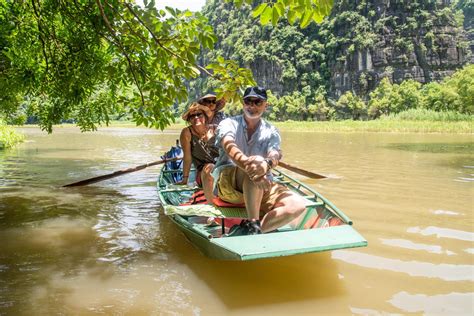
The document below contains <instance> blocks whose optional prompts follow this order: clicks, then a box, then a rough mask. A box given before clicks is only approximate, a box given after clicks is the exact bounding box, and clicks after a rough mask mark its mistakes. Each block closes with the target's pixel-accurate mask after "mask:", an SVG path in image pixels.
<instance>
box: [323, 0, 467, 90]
mask: <svg viewBox="0 0 474 316" xmlns="http://www.w3.org/2000/svg"><path fill="white" fill-rule="evenodd" d="M346 12H352V13H353V14H354V15H359V16H360V19H358V20H357V22H356V23H351V22H352V21H348V23H336V24H335V26H334V28H333V33H334V34H337V36H342V37H346V38H349V39H350V40H349V41H348V42H347V43H343V44H341V45H339V46H338V48H337V50H336V52H335V54H336V56H335V58H334V59H332V60H330V61H329V68H330V73H331V78H330V92H331V94H332V95H335V96H336V97H338V96H340V95H341V94H343V93H344V92H345V91H353V92H355V93H356V94H358V95H363V96H364V95H367V93H368V92H370V91H371V90H372V89H373V88H374V87H375V86H376V85H377V84H378V83H379V82H380V81H381V79H382V78H384V77H388V78H389V79H390V80H391V81H392V82H394V83H400V82H401V81H403V80H405V79H414V80H416V81H418V82H421V83H427V82H430V81H433V80H435V81H439V80H441V79H443V78H444V77H446V76H448V75H451V74H452V73H453V72H454V71H455V70H456V69H458V68H459V67H461V66H462V65H464V64H466V63H467V62H468V61H469V58H470V56H469V55H470V54H471V53H470V49H469V47H468V45H467V39H466V33H465V31H464V30H463V28H462V27H461V25H460V23H459V20H457V19H456V18H457V16H456V12H455V11H454V10H452V9H451V3H450V1H449V0H444V1H393V0H375V1H337V2H336V4H335V6H334V9H333V12H332V17H331V18H332V19H335V20H336V21H337V22H340V19H341V16H344V15H345V13H346ZM457 14H458V15H459V13H457ZM346 21H347V20H346ZM361 21H362V22H361ZM361 23H365V24H366V25H367V26H369V27H368V28H367V29H364V31H365V34H364V36H363V38H362V39H360V36H357V34H354V30H357V29H358V28H359V27H360V24H361ZM367 38H370V39H371V40H370V41H367V40H366V39H367Z"/></svg>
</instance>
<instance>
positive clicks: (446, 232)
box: [407, 226, 474, 241]
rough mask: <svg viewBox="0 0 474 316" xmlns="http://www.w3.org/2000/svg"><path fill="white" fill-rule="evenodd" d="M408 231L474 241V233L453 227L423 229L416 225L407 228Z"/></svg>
mask: <svg viewBox="0 0 474 316" xmlns="http://www.w3.org/2000/svg"><path fill="white" fill-rule="evenodd" d="M407 232H408V233H414V234H420V235H423V236H431V235H436V237H437V238H453V239H458V240H465V241H474V233H471V232H466V231H462V230H457V229H452V228H443V227H435V226H429V227H426V228H423V229H422V228H420V227H418V226H416V227H409V228H408V229H407Z"/></svg>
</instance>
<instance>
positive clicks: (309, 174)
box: [278, 161, 327, 179]
mask: <svg viewBox="0 0 474 316" xmlns="http://www.w3.org/2000/svg"><path fill="white" fill-rule="evenodd" d="M278 166H280V167H283V168H285V169H288V170H290V171H293V172H295V173H299V174H301V175H303V176H306V177H308V178H311V179H325V178H327V176H324V175H322V174H317V173H314V172H312V171H308V170H304V169H301V168H299V167H295V166H292V165H289V164H287V163H285V162H283V161H280V162H278Z"/></svg>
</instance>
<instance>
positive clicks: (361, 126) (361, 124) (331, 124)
mask: <svg viewBox="0 0 474 316" xmlns="http://www.w3.org/2000/svg"><path fill="white" fill-rule="evenodd" d="M272 124H274V125H275V126H276V127H277V128H278V129H279V130H281V131H290V132H324V133H330V132H331V133H332V132H371V133H377V132H384V133H451V134H470V133H473V128H472V126H473V124H474V121H472V120H471V121H454V122H442V121H412V120H400V121H398V120H397V121H391V120H373V121H317V122H299V121H286V122H272ZM185 125H186V124H185V123H184V122H183V121H182V120H181V119H180V120H177V121H176V122H175V123H173V124H171V125H170V126H168V127H167V128H166V129H169V130H179V129H182V128H183V127H184V126H185ZM110 126H113V127H134V126H135V124H134V123H132V122H112V123H111V124H110Z"/></svg>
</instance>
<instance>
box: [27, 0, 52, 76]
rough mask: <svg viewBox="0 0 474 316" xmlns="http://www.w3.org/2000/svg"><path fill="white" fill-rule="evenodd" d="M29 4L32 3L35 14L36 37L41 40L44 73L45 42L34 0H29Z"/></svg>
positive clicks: (47, 67) (47, 66)
mask: <svg viewBox="0 0 474 316" xmlns="http://www.w3.org/2000/svg"><path fill="white" fill-rule="evenodd" d="M31 4H32V5H33V11H34V12H35V16H36V24H37V25H38V37H39V40H40V41H41V46H42V52H43V57H44V60H45V62H46V73H48V71H49V63H48V55H47V54H46V44H45V42H44V39H43V35H42V34H43V29H42V28H41V22H40V20H41V17H40V15H39V13H38V9H37V8H36V4H35V0H31Z"/></svg>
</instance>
